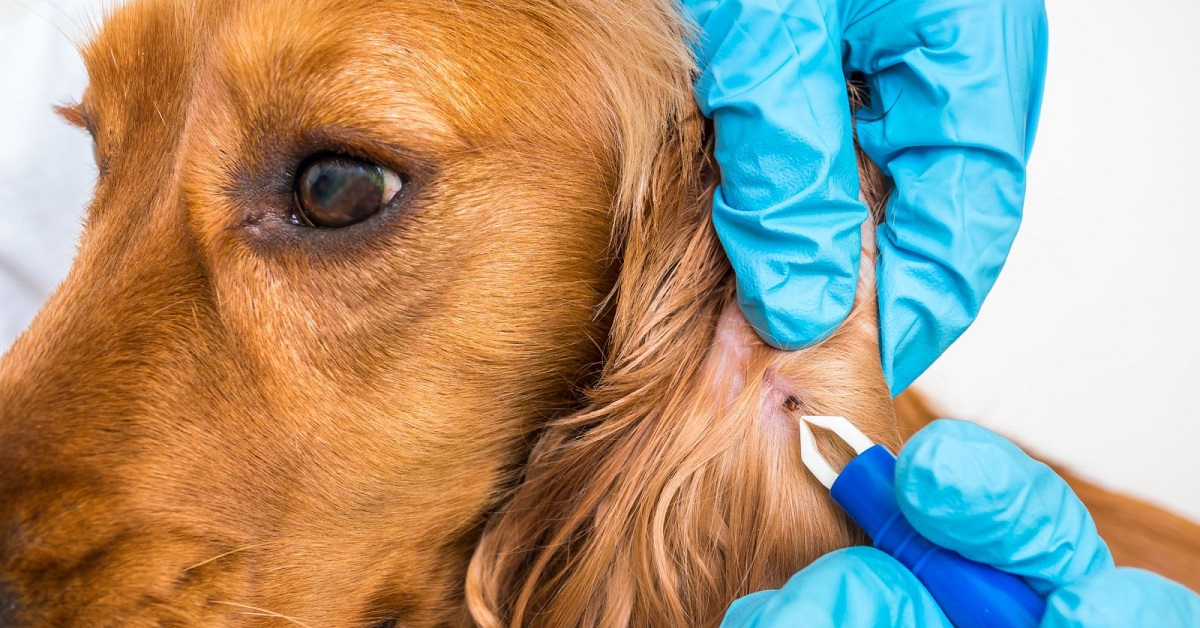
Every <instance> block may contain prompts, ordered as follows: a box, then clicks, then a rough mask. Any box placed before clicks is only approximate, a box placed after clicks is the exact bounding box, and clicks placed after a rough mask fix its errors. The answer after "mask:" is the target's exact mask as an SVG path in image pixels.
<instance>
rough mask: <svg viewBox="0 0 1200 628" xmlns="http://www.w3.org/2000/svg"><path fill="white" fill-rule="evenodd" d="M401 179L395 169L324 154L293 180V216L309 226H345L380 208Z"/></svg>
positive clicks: (401, 181) (306, 166)
mask: <svg viewBox="0 0 1200 628" xmlns="http://www.w3.org/2000/svg"><path fill="white" fill-rule="evenodd" d="M403 186H404V179H403V178H402V177H401V176H400V174H399V173H397V172H396V171H394V170H391V169H389V168H384V167H383V166H380V165H379V164H373V163H370V162H367V161H362V160H359V159H353V158H351V157H338V156H333V155H329V156H323V157H317V158H316V159H313V160H311V161H309V162H308V163H307V164H305V165H304V166H303V167H302V168H301V170H300V176H299V177H298V178H297V179H296V218H297V219H298V220H299V221H300V222H302V223H303V224H306V225H308V226H310V227H345V226H346V225H352V224H354V223H356V222H359V221H362V220H365V219H367V218H369V217H370V216H372V215H374V214H375V213H377V212H378V211H379V210H381V209H383V208H384V206H386V205H387V204H388V203H390V202H391V201H392V199H393V198H395V197H396V195H397V194H399V193H400V189H401V188H402V187H403Z"/></svg>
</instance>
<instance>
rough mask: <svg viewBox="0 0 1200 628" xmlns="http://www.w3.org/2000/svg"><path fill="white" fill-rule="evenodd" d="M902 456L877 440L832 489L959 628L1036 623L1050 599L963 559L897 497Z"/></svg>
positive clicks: (1010, 627)
mask: <svg viewBox="0 0 1200 628" xmlns="http://www.w3.org/2000/svg"><path fill="white" fill-rule="evenodd" d="M895 478H896V457H895V456H893V455H892V454H891V452H889V451H888V450H887V449H885V448H883V446H881V445H876V446H874V447H872V448H870V449H868V450H866V451H864V452H863V453H862V454H860V455H858V456H857V457H856V458H854V459H853V460H851V461H850V463H849V464H847V465H846V467H845V468H844V469H842V472H841V474H840V475H838V478H837V480H836V481H835V482H834V483H833V487H832V488H831V489H830V491H829V492H830V494H831V495H832V496H833V499H834V501H836V502H837V503H838V504H839V505H840V506H841V507H842V509H843V510H845V511H846V513H847V514H849V515H850V517H851V518H852V519H854V520H855V521H856V522H857V523H858V525H860V526H862V529H863V530H864V531H865V532H866V533H867V534H868V535H869V536H870V537H871V540H872V541H873V542H874V544H875V547H877V548H879V549H880V550H882V551H884V552H886V553H887V554H888V555H890V556H892V557H893V558H895V559H896V560H898V561H900V564H902V565H904V566H905V567H908V569H909V571H911V572H912V573H913V575H915V576H916V577H917V579H918V580H920V581H921V584H923V585H925V588H926V589H927V590H928V591H929V594H930V595H932V596H933V599H934V601H936V602H937V603H938V606H940V607H941V608H942V612H944V613H945V614H946V618H947V619H949V620H950V622H951V623H953V624H954V625H955V626H956V627H957V628H1033V627H1036V626H1037V625H1038V624H1039V623H1041V619H1042V615H1043V614H1045V611H1046V602H1045V600H1043V599H1042V598H1041V596H1039V595H1038V594H1037V592H1035V591H1034V590H1033V589H1032V588H1030V586H1029V585H1028V584H1026V582H1025V581H1024V580H1021V579H1020V578H1018V577H1017V576H1014V575H1012V574H1010V573H1007V572H1004V571H1000V570H999V569H996V568H995V567H992V566H990V565H985V564H983V563H978V562H975V561H973V560H968V559H966V558H963V556H962V555H961V554H958V553H957V552H954V551H951V550H948V549H946V548H944V547H940V546H938V545H934V544H933V542H932V541H930V540H929V539H927V538H925V537H924V536H921V534H920V533H919V532H917V531H916V529H914V528H913V526H912V524H911V523H909V522H908V519H906V518H905V517H904V514H903V513H902V512H900V504H899V502H898V501H897V500H896V479H895Z"/></svg>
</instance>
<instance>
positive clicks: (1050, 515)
mask: <svg viewBox="0 0 1200 628" xmlns="http://www.w3.org/2000/svg"><path fill="white" fill-rule="evenodd" d="M896 495H897V497H898V499H899V501H900V509H901V510H902V511H903V512H904V515H905V517H907V518H908V520H909V521H910V522H911V523H912V524H913V527H915V528H916V529H917V530H918V531H919V532H921V534H923V535H925V536H926V537H927V538H929V540H931V541H933V542H934V543H936V544H938V545H941V546H943V547H946V548H949V549H952V550H955V551H957V552H958V553H960V554H962V555H963V556H966V557H967V558H970V559H972V560H975V561H979V562H982V563H988V564H991V565H994V566H995V567H997V568H999V569H1002V570H1004V571H1008V572H1010V573H1014V574H1017V575H1019V576H1023V577H1025V579H1026V580H1027V581H1029V583H1030V584H1031V585H1033V587H1034V588H1035V589H1036V590H1038V591H1039V592H1040V593H1043V594H1045V593H1048V592H1050V591H1052V590H1054V589H1057V588H1058V587H1060V586H1063V585H1065V584H1070V583H1072V582H1074V581H1076V580H1078V579H1080V578H1082V577H1084V576H1088V575H1092V574H1095V573H1099V572H1101V571H1103V570H1105V569H1110V568H1112V566H1113V560H1112V554H1111V553H1110V552H1109V550H1108V547H1107V546H1106V545H1105V544H1104V541H1103V540H1101V539H1100V536H1099V535H1098V534H1097V532H1096V526H1095V523H1094V522H1093V521H1092V517H1091V515H1090V514H1089V513H1088V511H1087V508H1085V507H1084V505H1083V503H1082V502H1080V501H1079V498H1078V497H1076V496H1075V493H1074V492H1072V491H1071V488H1070V487H1069V486H1067V483H1066V482H1065V481H1064V480H1063V479H1062V478H1061V477H1059V476H1058V475H1057V474H1056V473H1054V471H1052V470H1051V469H1050V467H1048V466H1046V465H1045V464H1042V463H1041V462H1038V461H1036V460H1034V459H1032V458H1030V457H1029V456H1028V455H1026V454H1025V452H1023V451H1021V450H1020V449H1019V448H1018V447H1017V446H1016V445H1014V444H1013V443H1012V442H1010V441H1008V440H1006V439H1004V438H1002V437H1000V436H998V435H996V434H994V433H992V432H990V431H988V430H986V429H984V428H982V427H979V426H978V425H974V424H971V423H966V422H963V421H953V420H947V419H941V420H938V421H934V422H933V423H931V424H929V425H928V426H927V427H925V429H922V430H921V431H919V432H917V433H916V434H915V435H914V436H913V437H912V438H911V439H909V441H908V443H906V444H905V446H904V448H903V449H902V450H901V451H900V455H899V456H898V459H897V463H896Z"/></svg>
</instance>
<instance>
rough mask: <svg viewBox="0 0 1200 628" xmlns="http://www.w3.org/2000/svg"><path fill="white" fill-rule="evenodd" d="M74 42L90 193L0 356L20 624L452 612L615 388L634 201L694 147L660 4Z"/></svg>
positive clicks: (254, 26) (184, 12) (325, 622)
mask: <svg viewBox="0 0 1200 628" xmlns="http://www.w3.org/2000/svg"><path fill="white" fill-rule="evenodd" d="M84 57H85V59H86V64H87V67H88V71H89V75H90V77H91V82H90V86H89V87H88V89H87V91H86V94H85V95H84V96H83V98H82V100H81V104H80V105H79V106H78V107H74V108H67V110H66V115H67V116H68V118H70V119H72V120H73V121H75V122H76V123H78V124H80V125H81V126H85V127H86V128H87V129H88V130H89V131H90V132H91V133H92V134H93V136H94V137H95V147H96V155H97V162H98V167H99V171H100V175H99V180H98V183H97V188H96V191H95V197H94V200H93V202H92V204H91V206H90V208H89V209H88V215H87V225H86V228H85V232H84V235H83V238H82V242H81V244H80V248H79V253H78V258H77V260H76V262H75V265H74V267H73V269H72V271H71V273H70V275H69V277H68V278H67V280H66V281H65V283H64V284H63V285H62V286H61V287H60V288H59V290H58V291H57V292H56V294H55V295H54V296H53V298H52V299H51V300H50V301H49V303H48V304H47V305H46V307H45V308H44V310H43V311H42V312H41V314H40V315H39V317H38V318H37V320H36V321H35V322H34V324H33V325H32V327H31V328H30V329H29V330H28V331H27V332H26V333H25V334H24V335H23V336H22V337H21V338H20V340H19V341H18V342H17V343H16V344H15V345H14V346H13V348H12V349H11V351H10V352H9V353H8V354H7V355H6V356H5V358H4V360H3V363H2V365H0V624H3V625H6V626H7V625H10V624H16V625H67V624H74V625H85V624H86V625H96V626H99V625H109V624H112V625H123V626H148V625H160V622H163V624H162V625H176V624H175V623H172V622H180V623H199V622H211V621H216V619H217V618H221V619H226V620H242V621H244V622H246V623H254V622H255V621H256V620H257V621H260V622H262V623H264V624H270V625H274V624H275V623H279V622H281V621H283V620H281V619H274V620H272V619H270V617H271V616H273V614H275V613H280V614H281V615H288V614H289V613H291V614H292V616H294V617H295V618H296V619H299V620H300V621H303V622H305V623H307V624H308V625H314V626H318V625H319V626H362V625H368V624H369V622H371V621H386V620H388V618H392V617H396V618H399V619H400V620H401V621H402V623H405V624H408V623H421V622H426V621H431V620H433V619H434V618H440V617H443V616H444V615H445V613H446V611H447V609H446V608H444V607H443V603H444V601H445V600H449V599H452V598H453V597H454V596H455V591H458V590H460V589H461V587H462V583H461V580H462V574H463V571H464V569H465V564H466V560H467V558H468V557H469V554H470V551H471V547H472V544H473V541H474V539H475V538H476V537H477V534H478V528H479V527H480V526H481V524H482V519H483V516H484V514H485V512H486V511H487V510H488V509H489V508H490V507H491V506H492V505H493V502H494V500H495V498H496V495H497V490H496V489H497V487H498V486H500V485H503V484H504V483H505V482H507V481H509V479H510V478H511V476H512V475H513V474H514V472H515V471H516V469H517V468H518V467H519V464H520V462H521V460H522V458H523V456H524V452H526V451H527V450H528V444H527V442H526V441H527V440H528V437H529V435H530V432H531V431H532V430H533V429H534V428H535V427H536V426H537V425H539V424H540V423H542V422H543V421H544V420H545V419H546V418H548V417H552V416H555V415H557V414H559V413H561V412H563V411H564V410H565V409H567V408H570V407H574V406H575V405H577V404H578V403H579V402H578V398H577V397H578V390H579V386H580V384H581V383H582V382H585V381H588V380H590V379H592V378H594V371H595V370H596V369H595V366H596V364H597V362H598V361H599V360H600V357H601V355H600V353H601V347H602V346H603V344H604V336H605V333H606V324H605V322H604V317H603V316H597V312H599V311H600V310H601V308H600V305H601V302H602V301H603V300H604V298H605V296H606V295H607V294H608V293H609V292H610V291H611V289H612V287H613V283H614V281H615V277H616V274H617V271H618V268H619V261H620V260H619V256H620V251H619V250H618V249H615V248H613V247H611V246H610V244H611V242H612V241H613V237H612V236H613V230H614V228H615V227H617V221H615V218H614V217H615V216H617V215H625V216H628V215H630V214H632V213H637V212H641V211H643V210H644V209H645V207H646V204H647V203H648V202H649V201H648V199H647V198H646V194H645V190H646V189H647V183H646V178H647V177H649V176H650V172H651V171H652V169H653V167H654V164H653V162H654V161H655V160H662V159H666V158H669V157H665V156H664V155H663V154H662V153H663V151H672V152H674V153H676V154H682V153H683V151H684V150H686V149H688V148H691V149H692V150H693V152H694V151H695V146H696V144H697V142H698V133H699V126H698V125H699V122H698V121H697V120H696V119H695V117H694V114H693V112H692V108H691V103H690V102H689V100H688V99H687V89H686V88H687V81H688V63H689V60H688V55H687V48H686V46H685V44H684V43H683V33H682V32H681V30H680V23H679V20H678V18H677V17H676V16H675V14H674V8H673V6H672V4H671V3H668V2H665V1H664V2H649V3H647V2H640V1H639V2H636V3H635V2H627V3H621V2H570V1H561V0H558V1H551V0H518V1H515V2H483V1H480V2H475V1H472V0H446V1H444V2H443V1H440V0H427V1H422V2H382V3H361V2H346V1H342V0H311V1H306V2H300V3H297V2H292V1H283V0H271V1H265V2H239V1H233V0H230V1H218V0H209V1H205V2H192V1H191V0H176V1H172V0H137V1H135V2H132V3H131V4H129V5H128V6H126V7H125V8H122V9H120V10H118V11H117V12H115V13H114V14H113V15H111V16H110V17H109V18H108V19H107V20H106V23H105V26H104V27H103V29H102V30H101V31H100V32H99V34H98V36H97V37H95V39H94V40H93V41H92V42H91V43H89V44H88V45H87V46H86V48H85V51H84ZM687 116H692V119H691V121H690V122H688V121H684V120H683V119H682V117H687ZM689 129H690V130H689ZM684 133H691V134H693V137H690V138H688V140H687V141H690V142H691V144H690V145H689V144H688V143H687V141H685V140H683V139H681V137H682V134H684ZM675 170H677V171H678V170H679V168H678V167H676V168H675ZM264 618H265V619H264Z"/></svg>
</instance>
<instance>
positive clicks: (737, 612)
mask: <svg viewBox="0 0 1200 628" xmlns="http://www.w3.org/2000/svg"><path fill="white" fill-rule="evenodd" d="M721 626H723V627H728V628H751V627H754V628H764V627H767V626H781V627H783V626H788V627H791V626H805V627H806V628H825V627H828V628H835V627H837V628H875V627H877V626H895V627H897V628H917V627H920V628H926V627H929V628H951V624H950V622H949V620H947V619H946V616H945V615H944V614H943V613H942V611H941V609H940V608H938V606H937V604H936V603H935V602H934V601H933V598H932V597H930V596H929V593H928V592H927V591H926V590H925V588H924V587H923V586H922V585H921V583H920V582H918V581H917V579H916V577H915V576H913V575H912V573H911V572H909V571H908V569H905V568H904V566H903V565H901V564H900V563H899V562H896V560H895V559H894V558H892V557H891V556H888V555H887V554H884V553H883V552H880V551H879V550H876V549H874V548H870V547H851V548H846V549H843V550H838V551H836V552H833V553H830V554H827V555H825V556H822V557H821V558H820V559H818V560H816V561H815V562H813V563H812V564H811V565H809V566H808V567H806V568H805V569H803V570H801V571H800V572H799V573H797V574H796V575H795V576H792V579H791V580H788V582H787V584H785V585H784V586H783V588H782V589H779V590H778V591H761V592H759V593H755V594H753V595H749V596H747V597H744V598H741V599H740V600H738V601H737V602H735V603H734V604H733V606H731V607H730V608H729V612H728V613H727V614H726V615H725V621H723V622H722V623H721Z"/></svg>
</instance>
